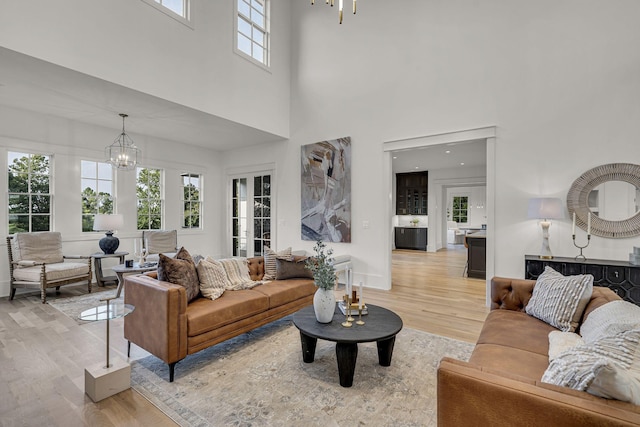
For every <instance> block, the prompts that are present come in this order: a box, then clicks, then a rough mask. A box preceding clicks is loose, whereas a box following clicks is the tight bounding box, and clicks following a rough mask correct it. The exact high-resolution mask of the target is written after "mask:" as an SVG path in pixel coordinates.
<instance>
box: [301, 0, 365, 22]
mask: <svg viewBox="0 0 640 427" xmlns="http://www.w3.org/2000/svg"><path fill="white" fill-rule="evenodd" d="M315 3H316V2H315V0H311V4H312V5H314V4H315ZM326 3H327V4H329V5H331V7H333V4H334V0H326ZM342 3H343V0H338V19H339V20H340V23H341V24H342V10H343V4H342ZM353 14H354V15H355V14H356V0H353Z"/></svg>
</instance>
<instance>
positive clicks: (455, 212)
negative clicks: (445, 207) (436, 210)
mask: <svg viewBox="0 0 640 427" xmlns="http://www.w3.org/2000/svg"><path fill="white" fill-rule="evenodd" d="M468 207H469V197H468V196H453V206H452V209H451V214H452V216H453V218H452V221H455V222H457V223H458V224H460V223H466V222H467V208H468Z"/></svg>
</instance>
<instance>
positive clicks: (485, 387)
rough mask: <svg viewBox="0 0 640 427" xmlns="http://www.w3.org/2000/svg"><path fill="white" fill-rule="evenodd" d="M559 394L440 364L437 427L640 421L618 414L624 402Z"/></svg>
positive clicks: (465, 366)
mask: <svg viewBox="0 0 640 427" xmlns="http://www.w3.org/2000/svg"><path fill="white" fill-rule="evenodd" d="M560 389H562V388H561V387H555V386H551V385H546V384H545V385H537V384H534V383H527V382H523V381H519V380H517V379H514V378H509V377H508V376H504V375H498V374H497V373H491V372H485V371H484V370H483V369H482V368H480V367H478V366H476V365H472V364H470V363H467V362H461V361H458V360H454V359H450V358H444V359H442V360H441V361H440V366H439V367H438V410H437V413H438V427H448V426H451V427H454V426H455V427H459V426H492V427H500V426H505V427H507V426H508V427H511V426H514V425H528V426H563V427H572V426H575V427H578V426H580V427H587V426H593V427H595V426H598V427H604V426H632V425H637V423H638V422H639V421H640V413H638V412H635V411H633V410H627V409H626V408H622V406H624V403H623V402H614V403H623V405H615V404H614V405H612V404H611V403H612V402H610V401H608V400H606V399H602V398H598V397H595V396H591V395H589V394H588V393H585V392H578V391H575V390H570V389H564V390H566V392H564V391H561V390H560ZM629 405H630V404H629ZM631 406H633V405H631Z"/></svg>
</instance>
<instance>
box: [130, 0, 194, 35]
mask: <svg viewBox="0 0 640 427" xmlns="http://www.w3.org/2000/svg"><path fill="white" fill-rule="evenodd" d="M142 1H143V2H144V3H146V4H148V5H149V6H151V7H153V8H154V9H156V10H158V11H160V12H162V13H164V14H165V15H167V16H168V17H170V18H173V19H175V20H176V21H178V22H180V23H181V24H184V25H186V26H187V27H189V28H191V29H193V21H192V20H191V0H182V2H183V4H184V16H183V15H180V14H178V13H176V12H174V11H173V10H171V9H169V8H168V7H167V6H164V5H163V4H162V0H142Z"/></svg>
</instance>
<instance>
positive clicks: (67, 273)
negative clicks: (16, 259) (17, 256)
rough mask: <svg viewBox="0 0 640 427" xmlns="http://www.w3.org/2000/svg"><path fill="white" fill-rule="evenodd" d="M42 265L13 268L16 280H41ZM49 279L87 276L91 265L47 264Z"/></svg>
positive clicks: (82, 263)
mask: <svg viewBox="0 0 640 427" xmlns="http://www.w3.org/2000/svg"><path fill="white" fill-rule="evenodd" d="M41 271H42V266H40V265H36V266H33V267H24V268H16V269H14V270H13V277H14V278H15V279H16V280H24V281H26V282H39V281H40V272H41ZM45 271H46V273H45V275H46V277H47V281H52V280H63V279H70V278H72V277H76V276H83V275H84V276H87V273H89V265H88V264H87V263H86V262H58V263H56V264H47V265H46V270H45Z"/></svg>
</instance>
